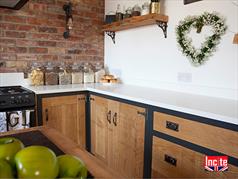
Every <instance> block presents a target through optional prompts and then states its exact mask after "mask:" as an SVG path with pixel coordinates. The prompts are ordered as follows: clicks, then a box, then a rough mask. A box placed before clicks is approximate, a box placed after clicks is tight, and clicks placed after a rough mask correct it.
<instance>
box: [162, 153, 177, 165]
mask: <svg viewBox="0 0 238 179" xmlns="http://www.w3.org/2000/svg"><path fill="white" fill-rule="evenodd" d="M164 161H166V162H167V163H169V164H171V165H173V166H176V165H177V159H176V158H174V157H171V156H169V155H167V154H165V155H164Z"/></svg>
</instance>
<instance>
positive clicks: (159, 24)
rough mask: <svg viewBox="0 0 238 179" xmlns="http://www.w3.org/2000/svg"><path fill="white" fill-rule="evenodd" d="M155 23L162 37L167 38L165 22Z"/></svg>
mask: <svg viewBox="0 0 238 179" xmlns="http://www.w3.org/2000/svg"><path fill="white" fill-rule="evenodd" d="M156 24H157V25H158V26H159V27H160V28H161V29H162V31H163V33H164V37H165V38H167V27H168V25H167V22H162V21H156Z"/></svg>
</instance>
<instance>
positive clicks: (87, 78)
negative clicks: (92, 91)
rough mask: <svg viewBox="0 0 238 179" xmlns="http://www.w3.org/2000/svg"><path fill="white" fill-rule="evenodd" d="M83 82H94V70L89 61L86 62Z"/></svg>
mask: <svg viewBox="0 0 238 179" xmlns="http://www.w3.org/2000/svg"><path fill="white" fill-rule="evenodd" d="M83 68H84V73H83V82H84V83H94V72H93V70H92V68H91V65H90V64H89V63H85V64H84V67H83Z"/></svg>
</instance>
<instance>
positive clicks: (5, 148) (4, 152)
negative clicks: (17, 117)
mask: <svg viewBox="0 0 238 179" xmlns="http://www.w3.org/2000/svg"><path fill="white" fill-rule="evenodd" d="M23 148H24V145H23V143H22V142H21V141H20V140H18V139H16V138H13V137H4V138H1V139H0V159H5V160H6V161H8V162H9V163H10V164H11V166H12V167H14V166H15V162H14V157H15V155H16V153H17V152H18V151H20V150H21V149H23Z"/></svg>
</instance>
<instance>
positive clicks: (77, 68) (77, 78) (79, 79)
mask: <svg viewBox="0 0 238 179" xmlns="http://www.w3.org/2000/svg"><path fill="white" fill-rule="evenodd" d="M71 68H72V84H80V83H83V69H82V65H80V64H77V63H74V64H73V65H72V67H71Z"/></svg>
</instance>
